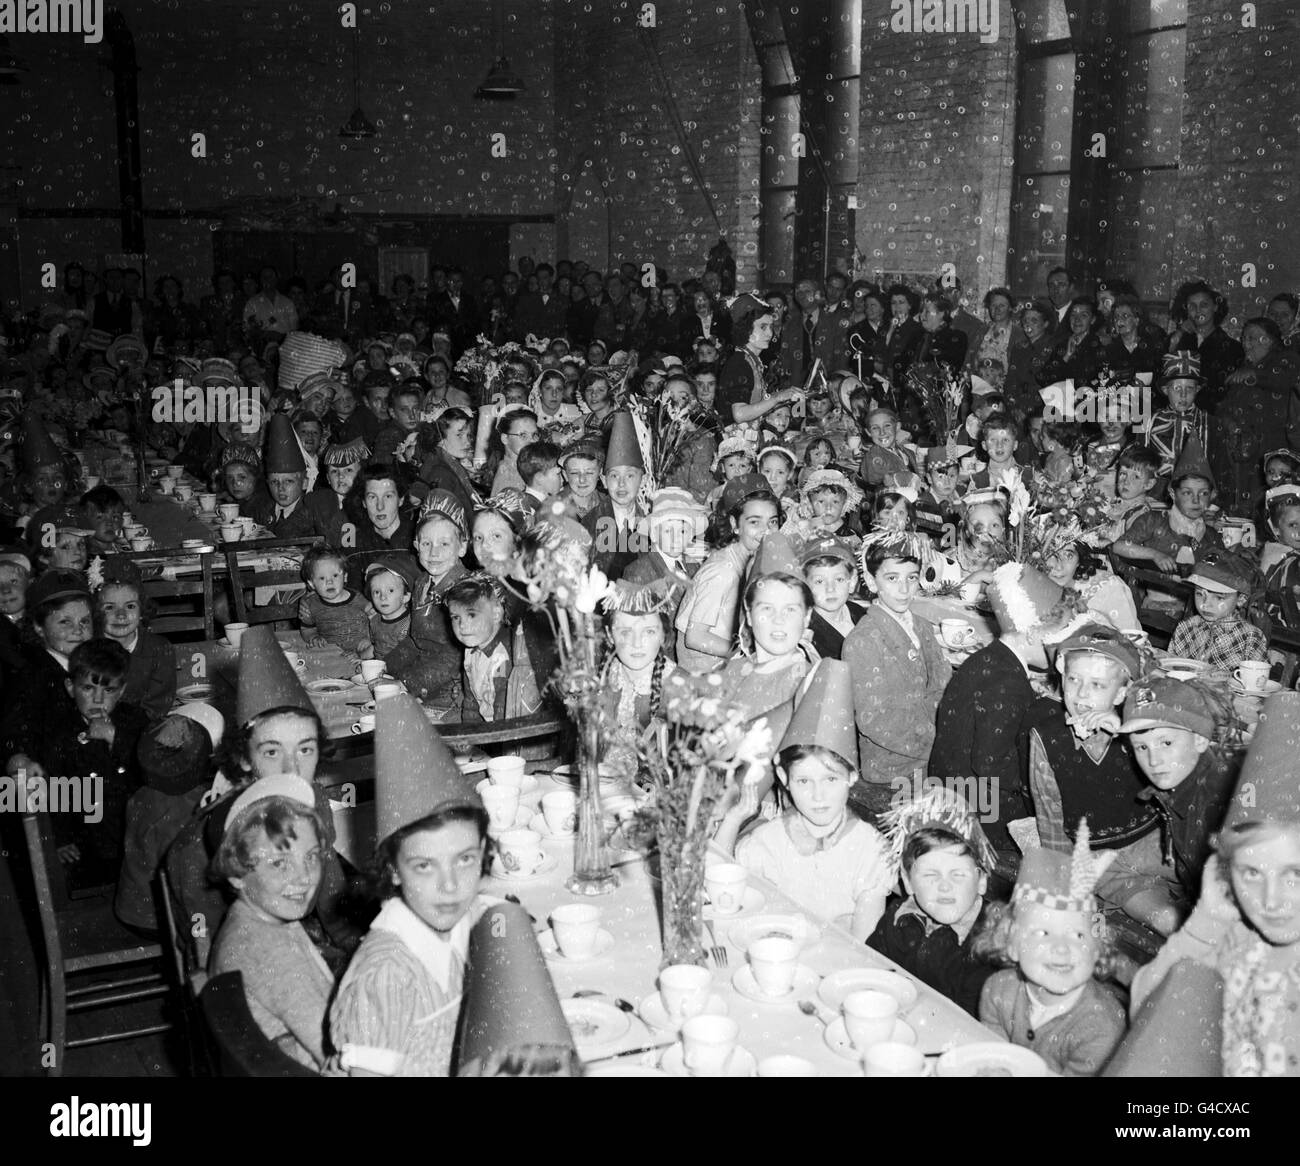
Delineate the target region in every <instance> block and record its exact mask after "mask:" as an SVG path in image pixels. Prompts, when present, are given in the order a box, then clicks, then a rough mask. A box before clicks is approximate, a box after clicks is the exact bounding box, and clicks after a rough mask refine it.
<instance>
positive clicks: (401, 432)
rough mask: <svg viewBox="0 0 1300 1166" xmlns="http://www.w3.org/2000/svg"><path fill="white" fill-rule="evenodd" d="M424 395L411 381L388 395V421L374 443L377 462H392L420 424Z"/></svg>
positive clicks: (381, 428) (394, 388)
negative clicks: (400, 446)
mask: <svg viewBox="0 0 1300 1166" xmlns="http://www.w3.org/2000/svg"><path fill="white" fill-rule="evenodd" d="M422 400H423V394H422V393H421V392H420V389H419V386H418V385H416V384H413V383H412V382H410V381H403V382H402V383H401V384H400V385H394V386H393V388H392V389H391V390H389V394H388V420H387V421H385V422H384V423H383V424H381V425H380V426H379V430H378V432H377V433H376V434H375V440H374V442H373V446H374V451H375V456H374V460H375V461H377V462H391V461H393V460H394V456H395V455H396V453H397V447H398V446H399V445H401V444H402V442H404V441H405V440H406V439H407V438H408V437H410V435H411V434H412V433H414V432H415V430H416V428H417V427H418V426H419V424H420V402H421V401H422Z"/></svg>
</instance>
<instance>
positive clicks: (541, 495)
mask: <svg viewBox="0 0 1300 1166" xmlns="http://www.w3.org/2000/svg"><path fill="white" fill-rule="evenodd" d="M517 464H518V466H519V476H520V477H521V478H523V480H524V499H523V500H524V505H525V507H527V509H528V511H529V513H531V514H536V513H537V511H538V509H539V508H540V507H541V505H542V503H543V502H545V501H546V500H547V499H548V498H552V497H554V496H555V495H556V494H558V493H559V492H560V491H561V490H562V489H563V488H564V471H563V470H562V469H560V447H559V446H558V445H556V444H555V443H554V442H551V441H534V442H531V443H530V444H528V445H526V446H524V447H523V449H521V450H520V451H519V455H518V458H517ZM633 497H635V495H634V496H633Z"/></svg>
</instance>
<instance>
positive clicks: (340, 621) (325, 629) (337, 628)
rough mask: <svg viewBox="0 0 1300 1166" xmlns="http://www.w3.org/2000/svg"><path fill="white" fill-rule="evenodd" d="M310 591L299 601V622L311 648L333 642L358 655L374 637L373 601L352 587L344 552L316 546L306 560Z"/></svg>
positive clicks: (305, 574)
mask: <svg viewBox="0 0 1300 1166" xmlns="http://www.w3.org/2000/svg"><path fill="white" fill-rule="evenodd" d="M302 577H303V580H304V581H305V582H306V584H307V587H308V591H307V594H306V595H304V596H303V597H302V598H301V599H300V600H299V601H298V622H299V624H300V625H301V626H302V634H303V639H304V640H305V641H306V643H307V647H309V648H324V647H326V646H327V645H329V644H333V645H334V646H335V647H337V648H339V649H341V650H342V652H343V654H344V655H345V656H348V657H349V658H352V657H355V656H356V654H357V652H358V651H359V650H360V649H361V647H362V645H363V644H366V643H368V642H369V640H370V622H369V617H370V605H369V604H368V603H367V602H366V600H365V599H364V598H363V597H362V596H361V595H360V594H358V593H357V592H355V591H349V590H348V585H347V565H346V564H345V563H344V561H343V554H342V552H340V551H336V550H334V548H333V547H312V549H311V550H310V551H308V552H307V554H306V555H305V556H304V557H303V560H302Z"/></svg>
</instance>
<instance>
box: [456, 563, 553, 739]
mask: <svg viewBox="0 0 1300 1166" xmlns="http://www.w3.org/2000/svg"><path fill="white" fill-rule="evenodd" d="M443 602H444V603H445V604H446V605H447V614H448V616H449V618H450V621H451V632H452V635H453V636H454V637H455V638H456V640H457V641H458V642H459V643H460V645H461V646H462V647H463V648H464V649H465V657H464V664H463V669H464V676H463V691H464V702H463V705H462V709H461V718H462V720H465V721H499V720H504V719H506V718H507V717H521V716H527V715H528V714H529V713H535V712H536V711H537V710H538V709H539V708H540V707H541V704H542V697H541V688H542V685H541V683H539V681H538V677H537V675H536V673H535V672H534V669H533V662H532V661H533V653H532V651H530V648H529V645H528V642H527V639H526V638H525V636H524V625H523V622H522V621H521V622H520V623H519V624H518V625H517V626H516V627H515V628H513V629H512V628H511V627H510V625H509V624H508V623H507V622H506V615H505V603H504V602H503V600H502V598H501V593H500V591H499V590H498V585H497V582H496V580H495V579H493V578H492V577H491V576H489V575H485V574H481V573H480V574H475V575H470V576H469V577H468V578H466V579H462V580H461V581H460V582H459V583H456V584H453V585H452V586H451V587H450V588H448V590H447V592H446V594H445V595H444V596H443ZM539 658H540V657H539Z"/></svg>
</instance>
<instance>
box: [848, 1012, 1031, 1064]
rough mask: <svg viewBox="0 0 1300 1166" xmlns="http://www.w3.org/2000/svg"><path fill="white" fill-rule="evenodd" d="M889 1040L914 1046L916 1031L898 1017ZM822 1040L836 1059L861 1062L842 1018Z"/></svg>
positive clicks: (860, 1056)
mask: <svg viewBox="0 0 1300 1166" xmlns="http://www.w3.org/2000/svg"><path fill="white" fill-rule="evenodd" d="M889 1039H890V1040H892V1041H894V1042H895V1043H897V1044H900V1045H914V1044H916V1030H915V1029H914V1028H913V1027H912V1026H911V1025H910V1024H908V1023H907V1021H906V1020H904V1019H903V1018H902V1017H899V1018H898V1019H897V1020H895V1021H894V1031H893V1033H892V1035H891V1036H890V1038H889ZM822 1040H823V1041H824V1042H825V1043H826V1047H827V1048H828V1049H830V1051H831V1052H833V1053H834V1054H835V1055H836V1056H837V1057H843V1058H844V1059H845V1060H846V1061H861V1060H862V1054H861V1053H860V1052H858V1050H857V1049H856V1048H854V1047H853V1042H852V1041H851V1040H849V1030H848V1029H847V1028H845V1027H844V1017H842V1016H840V1017H837V1018H836V1019H835V1020H832V1021H831V1022H830V1024H828V1025H827V1026H826V1031H825V1032H824V1033H823V1034H822ZM1012 1047H1014V1046H1012Z"/></svg>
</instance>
